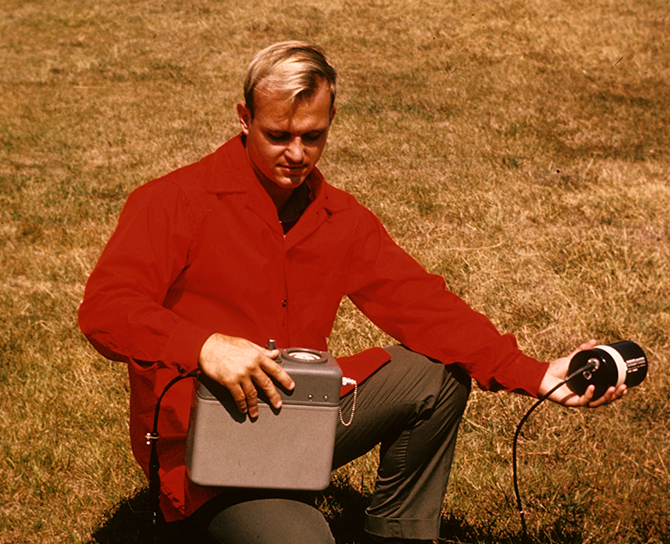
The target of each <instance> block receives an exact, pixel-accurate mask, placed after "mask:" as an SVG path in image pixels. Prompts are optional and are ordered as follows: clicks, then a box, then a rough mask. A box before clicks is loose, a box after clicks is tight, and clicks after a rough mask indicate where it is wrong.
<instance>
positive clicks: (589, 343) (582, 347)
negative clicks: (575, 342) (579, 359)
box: [568, 339, 598, 359]
mask: <svg viewBox="0 0 670 544" xmlns="http://www.w3.org/2000/svg"><path fill="white" fill-rule="evenodd" d="M596 345H598V342H597V341H596V340H593V339H591V340H588V341H586V342H583V343H581V344H580V345H579V347H578V348H577V349H576V350H575V351H573V352H572V353H571V354H570V355H569V356H568V358H569V359H572V358H573V357H574V356H575V355H577V354H578V353H579V352H580V351H586V350H587V349H593V348H595V347H596Z"/></svg>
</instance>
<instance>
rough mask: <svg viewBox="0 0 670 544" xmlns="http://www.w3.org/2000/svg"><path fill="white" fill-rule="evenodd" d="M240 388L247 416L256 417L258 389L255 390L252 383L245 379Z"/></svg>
mask: <svg viewBox="0 0 670 544" xmlns="http://www.w3.org/2000/svg"><path fill="white" fill-rule="evenodd" d="M242 389H244V397H245V403H246V406H247V412H248V414H249V417H250V418H254V419H255V418H257V417H258V391H256V388H255V387H254V384H253V383H251V382H246V381H245V382H244V383H243V384H242Z"/></svg>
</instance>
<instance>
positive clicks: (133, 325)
mask: <svg viewBox="0 0 670 544" xmlns="http://www.w3.org/2000/svg"><path fill="white" fill-rule="evenodd" d="M157 181H160V180H157ZM196 229H197V219H196V217H195V215H194V211H193V207H192V206H190V205H189V201H188V199H187V198H186V196H185V195H184V194H183V191H182V190H181V189H180V188H179V187H178V186H176V185H175V184H172V183H169V182H168V183H165V182H163V183H157V182H156V181H154V182H151V183H149V184H147V185H144V186H142V187H140V188H139V189H136V190H135V191H134V192H133V193H132V194H131V195H130V197H129V198H128V200H127V202H126V204H125V206H124V208H123V211H122V212H121V216H120V218H119V222H118V225H117V227H116V230H115V231H114V234H113V235H112V237H111V238H110V240H109V242H108V243H107V246H106V247H105V249H104V251H103V253H102V255H101V257H100V259H99V261H98V263H97V265H96V267H95V269H94V270H93V272H92V273H91V275H90V277H89V279H88V282H87V284H86V289H85V292H84V299H83V301H82V303H81V306H80V308H79V326H80V328H81V330H82V332H83V333H84V334H85V335H86V337H87V338H88V339H89V341H90V342H91V343H92V344H93V346H94V347H95V348H96V349H97V350H98V351H99V352H100V353H101V354H102V355H103V356H105V357H107V358H109V359H113V360H118V361H129V360H131V359H134V360H136V361H146V362H151V363H154V362H158V363H162V364H164V365H165V366H168V367H172V368H173V369H174V370H175V371H177V372H180V373H186V372H190V371H192V370H194V369H195V368H197V365H198V357H199V354H200V349H201V347H202V345H203V344H204V342H205V340H206V339H207V338H208V337H209V335H210V334H212V332H214V331H213V330H208V329H207V328H203V327H202V326H199V325H196V324H194V323H192V322H189V321H187V320H185V319H182V318H181V317H179V316H178V315H176V314H175V313H174V312H172V311H170V310H169V309H168V308H166V307H165V306H164V305H163V302H164V300H165V298H166V295H167V294H168V291H169V289H170V288H171V286H173V284H174V283H175V281H176V280H177V279H178V278H179V276H180V275H181V274H182V273H183V271H184V270H185V269H186V267H187V266H188V263H189V259H190V258H191V252H192V250H193V238H194V233H195V232H196Z"/></svg>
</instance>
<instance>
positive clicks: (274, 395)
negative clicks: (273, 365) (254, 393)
mask: <svg viewBox="0 0 670 544" xmlns="http://www.w3.org/2000/svg"><path fill="white" fill-rule="evenodd" d="M253 379H254V382H255V383H256V385H257V386H258V387H259V388H260V389H262V391H263V393H265V396H266V397H267V399H268V402H269V403H270V404H271V405H272V406H273V407H274V408H276V409H279V408H281V405H282V400H281V395H280V394H279V392H278V391H277V388H276V387H275V385H274V383H273V382H272V380H271V379H270V377H269V376H268V375H267V374H266V373H265V372H263V371H262V370H260V371H259V372H258V374H257V375H254V377H253Z"/></svg>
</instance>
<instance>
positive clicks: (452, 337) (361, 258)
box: [348, 210, 548, 396]
mask: <svg viewBox="0 0 670 544" xmlns="http://www.w3.org/2000/svg"><path fill="white" fill-rule="evenodd" d="M355 232H356V233H357V239H358V240H357V245H356V250H355V251H354V252H353V255H352V260H351V265H350V266H351V269H350V273H349V274H348V278H349V281H350V285H349V290H348V294H349V298H350V299H351V300H352V302H353V303H354V304H355V305H356V306H357V307H358V308H359V309H360V310H361V311H362V312H363V313H364V314H365V315H366V316H368V318H370V319H371V320H372V321H373V322H374V323H375V324H376V325H377V326H378V327H380V328H381V329H382V330H384V331H385V332H386V333H387V334H389V335H391V336H392V337H394V338H395V339H396V340H398V341H400V342H402V343H403V344H404V345H406V346H407V347H408V348H409V349H411V350H413V351H416V352H418V353H422V354H423V355H426V356H428V357H431V358H433V359H437V360H439V361H441V362H442V363H444V364H452V363H458V364H459V366H461V367H462V368H463V369H464V370H465V371H466V372H467V373H468V374H469V375H470V376H471V377H472V378H474V379H475V380H476V381H477V382H478V384H479V386H480V387H481V388H482V389H484V390H494V391H496V390H501V389H503V390H508V391H511V390H515V391H518V392H523V393H526V394H529V395H532V396H537V395H538V389H539V387H540V382H541V381H542V378H543V376H544V374H545V373H546V371H547V368H548V363H541V362H539V361H537V360H535V359H533V358H531V357H528V356H526V355H524V354H523V353H522V352H521V351H520V350H519V348H518V347H517V343H516V339H515V338H514V336H513V335H511V334H505V335H501V334H500V333H499V332H498V331H497V329H496V328H495V326H494V325H493V324H492V323H491V321H490V320H489V319H488V318H487V317H485V316H484V315H482V314H481V313H478V312H476V311H474V310H472V309H471V308H470V307H469V306H468V305H467V304H466V303H465V302H464V301H463V300H462V299H461V298H460V297H458V296H457V295H455V294H454V293H452V292H450V291H448V290H447V288H446V284H445V281H444V279H443V278H442V277H441V276H438V275H434V274H429V273H428V272H426V271H425V270H424V269H423V268H422V267H421V265H420V264H419V263H417V262H416V261H415V260H414V259H413V258H412V257H411V256H410V255H408V254H407V253H406V252H405V251H404V250H403V249H401V248H400V247H399V246H398V245H397V244H396V243H395V242H394V241H393V240H392V239H391V237H390V236H389V235H388V233H387V232H386V230H385V229H384V227H383V226H382V224H381V222H380V221H379V220H378V219H377V218H376V217H375V216H374V214H372V213H371V212H368V211H367V210H366V213H363V214H362V215H361V217H360V219H359V221H357V227H356V229H355Z"/></svg>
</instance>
